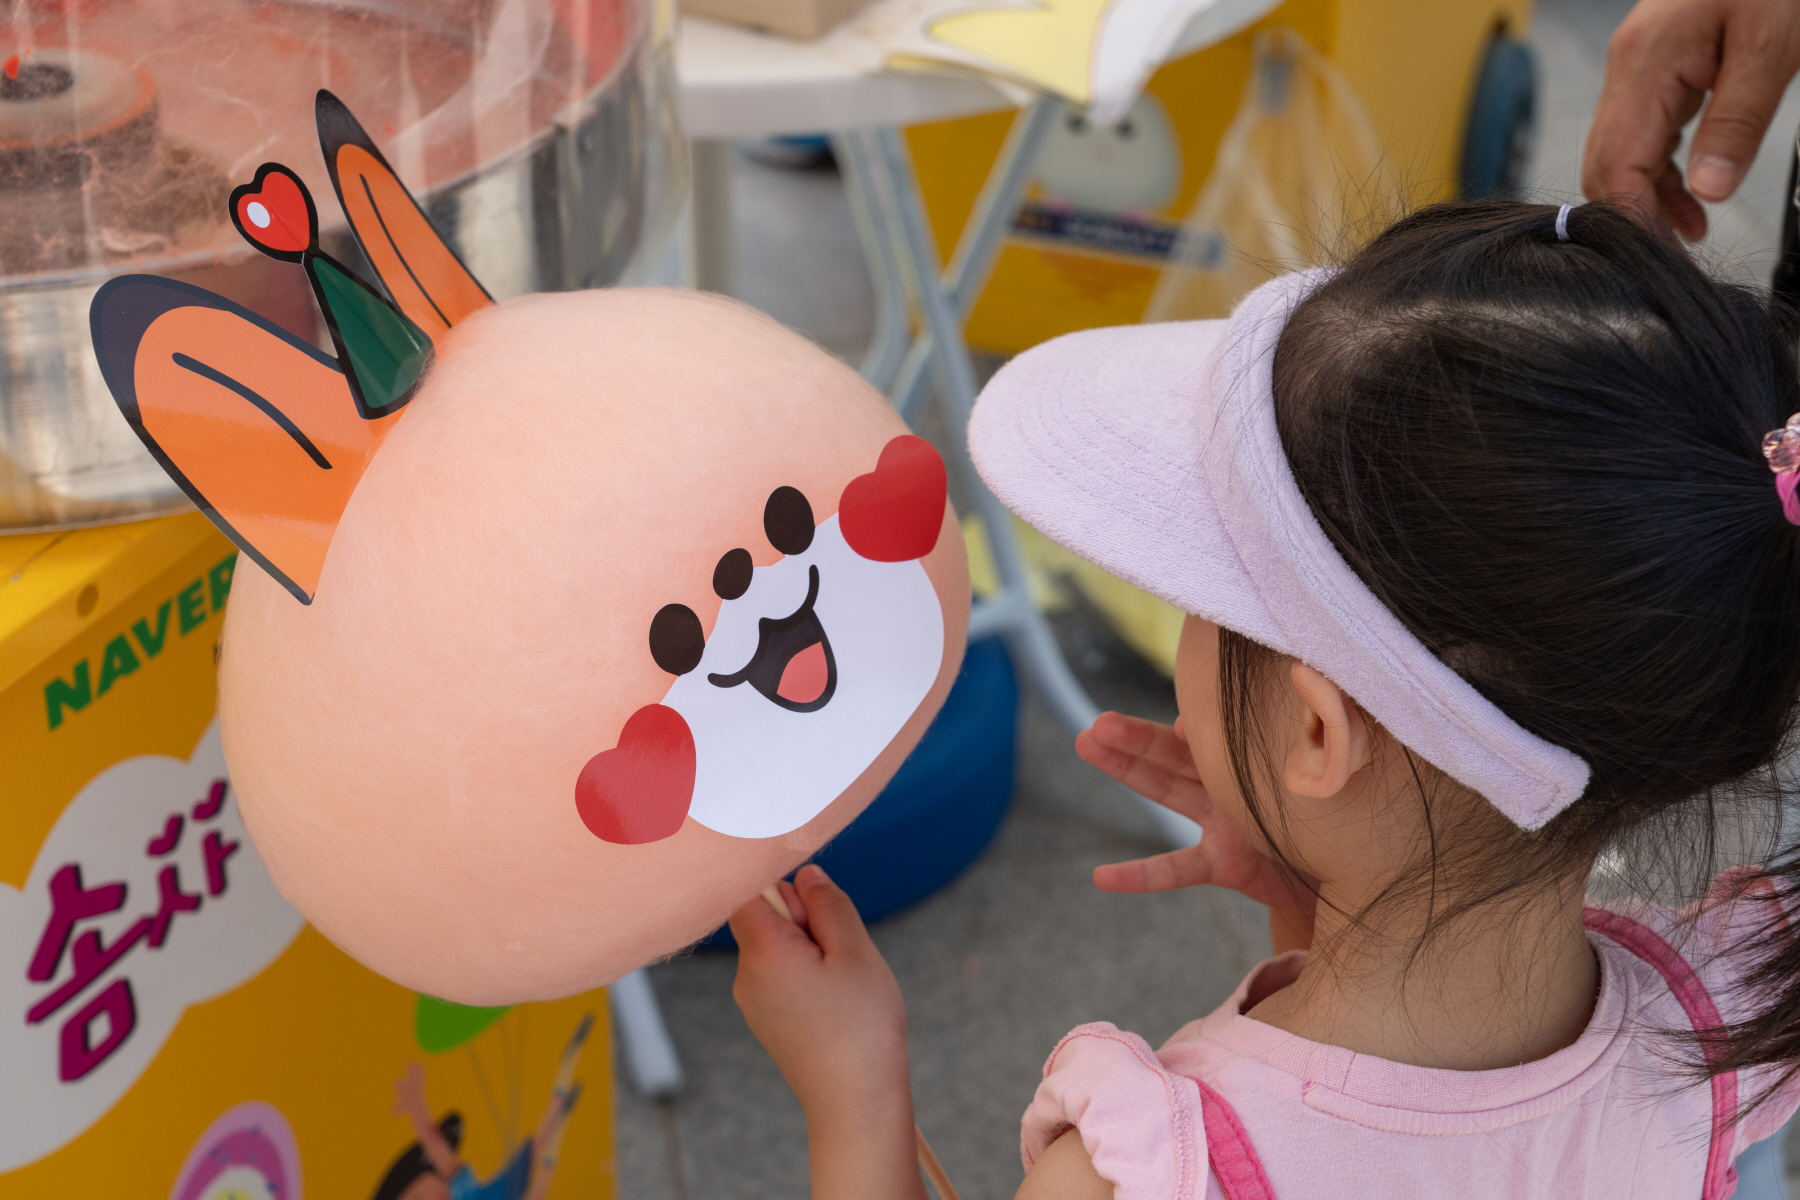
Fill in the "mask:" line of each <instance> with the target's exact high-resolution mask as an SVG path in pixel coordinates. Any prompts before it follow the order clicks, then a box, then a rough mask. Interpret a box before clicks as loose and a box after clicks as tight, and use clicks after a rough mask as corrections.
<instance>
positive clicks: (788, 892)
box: [775, 879, 807, 929]
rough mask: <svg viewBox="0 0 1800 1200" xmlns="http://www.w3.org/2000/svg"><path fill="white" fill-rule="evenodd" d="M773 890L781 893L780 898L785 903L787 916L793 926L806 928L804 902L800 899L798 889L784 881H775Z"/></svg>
mask: <svg viewBox="0 0 1800 1200" xmlns="http://www.w3.org/2000/svg"><path fill="white" fill-rule="evenodd" d="M775 889H776V890H777V891H779V892H780V893H781V898H782V899H783V900H785V901H787V906H788V915H789V916H791V917H793V919H794V924H796V925H798V926H799V927H800V928H802V929H805V928H806V926H807V921H806V901H804V900H802V899H800V889H799V888H797V887H795V886H794V885H793V884H791V883H789V882H788V881H787V880H785V879H782V880H777V881H776V884H775Z"/></svg>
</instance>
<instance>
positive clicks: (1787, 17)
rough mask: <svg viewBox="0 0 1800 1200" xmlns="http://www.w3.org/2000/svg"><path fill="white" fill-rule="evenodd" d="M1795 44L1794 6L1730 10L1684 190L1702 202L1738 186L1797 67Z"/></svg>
mask: <svg viewBox="0 0 1800 1200" xmlns="http://www.w3.org/2000/svg"><path fill="white" fill-rule="evenodd" d="M1797 42H1800V10H1797V9H1796V6H1795V5H1793V4H1791V3H1780V4H1757V5H1751V4H1739V5H1736V6H1734V9H1733V12H1732V16H1731V19H1730V21H1729V23H1728V24H1727V25H1726V26H1725V39H1724V46H1723V47H1722V49H1721V52H1720V58H1719V73H1718V78H1717V79H1716V80H1715V81H1714V82H1713V85H1712V99H1711V100H1709V101H1708V102H1707V105H1706V111H1705V112H1704V113H1702V114H1701V117H1700V124H1699V125H1698V126H1697V127H1696V128H1695V130H1694V143H1693V146H1692V148H1691V149H1690V150H1689V151H1688V170H1687V182H1688V187H1689V188H1691V189H1692V190H1693V192H1694V194H1695V195H1696V196H1699V197H1700V198H1701V199H1702V200H1710V201H1713V202H1715V203H1716V202H1718V201H1720V200H1724V199H1726V198H1728V197H1729V196H1730V195H1731V193H1733V192H1734V191H1736V190H1737V186H1738V184H1739V183H1740V182H1742V181H1743V178H1744V173H1745V172H1746V171H1748V170H1749V169H1750V164H1751V163H1752V162H1754V161H1755V159H1756V151H1757V148H1758V147H1759V146H1761V145H1762V140H1763V135H1764V134H1765V133H1767V132H1768V130H1769V122H1770V121H1771V120H1773V119H1774V116H1775V109H1776V107H1777V106H1778V105H1779V104H1780V103H1781V96H1782V93H1783V92H1785V91H1786V90H1787V85H1788V81H1789V80H1791V79H1793V77H1794V69H1795V67H1796V66H1797V65H1800V55H1797V54H1796V43H1797Z"/></svg>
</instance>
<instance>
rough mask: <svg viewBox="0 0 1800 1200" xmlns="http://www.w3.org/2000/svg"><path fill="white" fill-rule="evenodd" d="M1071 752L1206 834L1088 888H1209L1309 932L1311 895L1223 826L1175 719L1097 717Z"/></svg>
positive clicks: (1112, 869)
mask: <svg viewBox="0 0 1800 1200" xmlns="http://www.w3.org/2000/svg"><path fill="white" fill-rule="evenodd" d="M1075 752H1076V753H1077V754H1079V755H1080V756H1081V757H1082V758H1083V759H1085V760H1086V761H1087V762H1088V763H1090V764H1092V765H1093V766H1096V767H1098V768H1100V770H1102V771H1105V772H1106V773H1107V774H1108V775H1111V776H1112V777H1113V778H1114V779H1116V780H1118V781H1119V782H1120V783H1122V784H1124V785H1125V786H1126V787H1128V788H1130V789H1131V790H1132V791H1134V792H1136V793H1138V794H1139V795H1140V796H1143V797H1145V798H1146V799H1149V800H1153V801H1155V802H1156V803H1157V804H1160V805H1162V806H1163V807H1164V808H1167V809H1172V810H1173V811H1175V812H1178V813H1180V814H1181V815H1182V816H1184V817H1187V818H1189V819H1190V820H1192V821H1195V822H1197V823H1198V824H1199V826H1200V828H1201V829H1202V830H1204V831H1205V836H1204V837H1202V838H1201V839H1200V841H1199V843H1198V844H1196V845H1193V846H1187V847H1184V848H1182V849H1180V850H1170V851H1168V852H1167V853H1165V854H1157V855H1153V856H1152V857H1150V858H1140V859H1134V860H1133V861H1131V862H1122V863H1108V864H1106V865H1105V866H1101V867H1096V868H1095V869H1094V886H1096V887H1098V888H1100V889H1101V890H1102V891H1108V892H1166V891H1171V890H1173V889H1175V888H1184V887H1192V886H1194V885H1195V884H1201V883H1209V884H1212V885H1213V886H1215V887H1222V888H1230V889H1231V890H1232V891H1235V892H1241V893H1243V894H1244V895H1245V896H1248V897H1249V898H1250V899H1252V900H1254V901H1256V902H1257V903H1258V904H1266V905H1268V906H1269V909H1270V911H1271V912H1276V913H1281V914H1284V915H1285V916H1286V917H1287V918H1288V920H1289V923H1290V924H1292V923H1293V922H1294V919H1296V918H1298V919H1301V920H1302V921H1303V922H1304V924H1305V925H1306V926H1307V927H1308V928H1309V929H1310V926H1311V923H1312V911H1313V906H1314V901H1315V897H1314V895H1313V893H1312V891H1311V890H1310V889H1309V888H1307V887H1305V886H1304V885H1303V884H1302V883H1301V882H1300V881H1298V880H1295V879H1293V878H1292V877H1291V876H1290V875H1289V874H1288V872H1287V870H1286V869H1285V868H1283V867H1282V866H1281V864H1279V863H1277V862H1276V861H1275V860H1274V859H1272V858H1270V857H1269V856H1268V855H1266V854H1264V853H1262V852H1261V851H1260V850H1258V849H1256V848H1255V847H1254V846H1252V845H1251V844H1250V843H1249V842H1248V841H1246V840H1245V839H1244V836H1243V835H1242V834H1241V833H1239V832H1238V830H1237V829H1236V827H1234V826H1233V825H1232V823H1231V822H1230V821H1228V820H1226V819H1225V818H1224V816H1223V814H1221V813H1220V812H1219V811H1218V809H1217V808H1216V806H1215V805H1214V804H1213V799H1212V797H1211V796H1210V795H1208V794H1207V791H1206V786H1205V785H1204V784H1203V783H1201V782H1200V772H1199V770H1198V769H1197V768H1196V767H1195V766H1194V756H1193V754H1192V753H1191V752H1190V751H1189V749H1188V741H1187V733H1186V731H1184V730H1183V729H1182V727H1181V719H1180V718H1179V717H1178V718H1176V720H1175V723H1174V724H1173V725H1161V724H1158V723H1157V722H1155V721H1146V720H1144V719H1143V718H1142V717H1128V716H1125V715H1123V714H1121V713H1116V712H1106V713H1101V714H1100V716H1099V717H1097V718H1096V719H1095V721H1094V724H1093V727H1092V728H1091V729H1084V730H1082V732H1081V733H1080V734H1078V735H1077V736H1076V738H1075Z"/></svg>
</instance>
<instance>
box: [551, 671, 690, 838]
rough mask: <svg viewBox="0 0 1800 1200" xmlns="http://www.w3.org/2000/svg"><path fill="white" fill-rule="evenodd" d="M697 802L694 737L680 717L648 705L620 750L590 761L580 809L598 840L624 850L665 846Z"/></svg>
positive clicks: (624, 734)
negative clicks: (655, 844)
mask: <svg viewBox="0 0 1800 1200" xmlns="http://www.w3.org/2000/svg"><path fill="white" fill-rule="evenodd" d="M693 799H694V735H693V734H692V733H690V732H688V724H687V721H685V720H684V719H682V716H681V714H680V713H678V712H676V711H675V710H674V709H672V708H668V707H665V706H664V705H661V704H646V705H645V706H644V707H643V708H640V709H638V710H637V711H636V712H634V713H632V714H631V716H630V718H629V719H628V720H626V722H625V728H623V729H621V730H620V731H619V744H618V745H617V746H615V747H613V748H612V749H611V750H602V751H601V752H600V753H599V754H596V755H594V757H592V758H590V759H588V764H587V766H585V767H583V768H581V775H580V777H579V778H577V779H576V780H575V809H576V811H577V812H579V813H580V814H581V820H582V823H583V824H584V825H586V826H587V827H588V830H589V831H590V832H591V833H593V835H594V836H595V837H597V838H599V839H601V840H602V841H606V842H614V843H616V844H618V845H621V846H639V845H642V844H643V843H645V842H659V841H661V840H662V839H663V838H666V837H669V836H670V835H671V834H673V833H674V832H675V831H676V830H678V829H680V828H681V823H682V822H683V821H684V820H686V819H687V811H688V805H689V804H691V803H693Z"/></svg>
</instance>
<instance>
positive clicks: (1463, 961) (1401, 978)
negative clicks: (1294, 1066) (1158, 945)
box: [1250, 877, 1600, 1071]
mask: <svg viewBox="0 0 1800 1200" xmlns="http://www.w3.org/2000/svg"><path fill="white" fill-rule="evenodd" d="M1585 884H1586V880H1585V878H1580V877H1578V878H1575V879H1573V880H1570V881H1567V882H1565V883H1564V884H1562V885H1559V886H1557V887H1553V888H1547V889H1545V890H1543V891H1541V892H1539V893H1537V894H1536V895H1534V896H1532V897H1530V898H1528V899H1521V898H1519V897H1517V896H1511V897H1508V898H1507V900H1506V901H1505V902H1504V903H1503V904H1490V905H1486V906H1483V907H1481V908H1477V909H1476V910H1474V911H1473V912H1470V913H1468V914H1466V915H1465V916H1462V917H1459V918H1458V919H1457V920H1456V921H1454V922H1453V923H1452V924H1450V925H1449V926H1447V927H1445V928H1442V929H1439V930H1437V931H1435V932H1434V933H1433V934H1432V936H1431V937H1430V938H1428V939H1426V940H1425V941H1424V942H1422V943H1421V942H1420V941H1419V933H1420V930H1421V929H1422V928H1423V927H1424V925H1425V920H1426V917H1427V915H1428V914H1427V913H1425V912H1423V911H1421V910H1420V909H1418V908H1417V907H1414V908H1411V909H1402V908H1400V907H1399V906H1393V907H1392V908H1378V909H1377V910H1376V911H1375V912H1374V913H1373V914H1372V915H1371V916H1370V918H1368V919H1367V920H1366V921H1365V922H1364V923H1362V924H1358V923H1354V922H1352V921H1351V920H1349V919H1348V918H1346V917H1345V916H1344V915H1343V914H1344V913H1346V912H1348V913H1355V912H1357V911H1359V910H1360V909H1361V908H1362V906H1363V904H1364V903H1366V901H1367V899H1368V897H1366V896H1355V895H1333V894H1332V893H1333V888H1332V887H1331V885H1330V884H1326V885H1324V886H1322V888H1321V893H1320V895H1321V899H1320V904H1319V908H1318V916H1317V918H1316V921H1315V926H1314V933H1313V947H1314V951H1313V953H1312V954H1311V956H1310V957H1309V959H1308V961H1307V963H1306V966H1305V967H1304V968H1303V969H1302V970H1301V972H1300V976H1299V978H1297V979H1296V980H1295V981H1294V982H1293V983H1292V984H1290V985H1289V986H1287V987H1285V988H1283V989H1281V990H1280V991H1278V992H1276V993H1274V994H1273V995H1271V996H1269V997H1267V998H1266V999H1264V1000H1262V1001H1261V1002H1260V1003H1258V1004H1257V1005H1256V1006H1255V1007H1254V1008H1252V1009H1251V1010H1250V1015H1251V1016H1252V1017H1253V1018H1254V1019H1256V1020H1258V1021H1261V1022H1263V1023H1265V1024H1268V1025H1273V1026H1275V1027H1276V1028H1278V1029H1284V1030H1286V1031H1287V1032H1289V1033H1292V1034H1294V1035H1296V1036H1298V1037H1303V1038H1306V1039H1307V1040H1309V1041H1315V1042H1322V1043H1325V1044H1327V1045H1332V1046H1341V1047H1343V1048H1345V1049H1347V1050H1353V1051H1355V1052H1356V1053H1358V1054H1368V1055H1373V1056H1374V1057H1376V1058H1382V1059H1387V1060H1390V1061H1393V1062H1401V1063H1408V1064H1411V1065H1413V1066H1420V1067H1438V1068H1444V1069H1448V1070H1456V1071H1482V1070H1491V1069H1494V1068H1499V1067H1513V1066H1518V1065H1519V1064H1521V1063H1526V1062H1532V1061H1534V1060H1536V1059H1540V1058H1544V1057H1545V1056H1547V1055H1550V1054H1554V1053H1555V1052H1556V1051H1558V1050H1560V1049H1562V1048H1563V1047H1565V1046H1567V1045H1569V1044H1570V1043H1572V1042H1574V1040H1575V1039H1576V1038H1577V1037H1579V1036H1580V1035H1581V1032H1582V1030H1583V1029H1585V1028H1586V1027H1587V1023H1588V1020H1589V1018H1590V1017H1591V1016H1592V1014H1593V1010H1594V1001H1595V999H1596V997H1597V995H1598V992H1599V980H1600V975H1599V964H1598V962H1597V960H1596V959H1595V957H1594V951H1593V948H1592V946H1591V945H1590V944H1589V943H1588V940H1587V934H1586V932H1585V931H1584V930H1583V928H1582V924H1581V908H1582V900H1583V895H1584V891H1585ZM1415 946H1416V947H1417V950H1416V953H1415V952H1414V947H1415Z"/></svg>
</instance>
